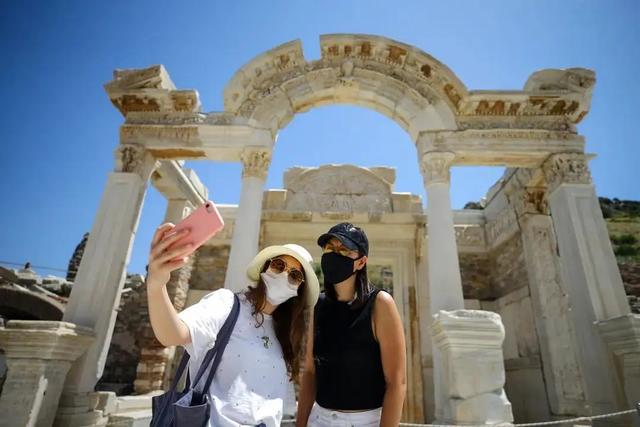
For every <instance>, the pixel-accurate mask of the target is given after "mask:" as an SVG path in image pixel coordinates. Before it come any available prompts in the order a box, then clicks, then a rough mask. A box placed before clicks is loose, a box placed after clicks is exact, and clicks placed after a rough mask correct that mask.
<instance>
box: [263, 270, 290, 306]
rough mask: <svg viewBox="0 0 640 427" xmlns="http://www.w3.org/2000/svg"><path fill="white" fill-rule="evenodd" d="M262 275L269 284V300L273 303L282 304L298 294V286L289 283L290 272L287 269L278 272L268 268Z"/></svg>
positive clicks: (266, 283)
mask: <svg viewBox="0 0 640 427" xmlns="http://www.w3.org/2000/svg"><path fill="white" fill-rule="evenodd" d="M260 277H262V281H263V282H264V284H265V285H266V286H267V301H269V303H271V304H273V305H280V304H282V303H283V302H285V301H286V300H288V299H289V298H292V297H295V296H297V295H298V287H297V286H294V285H292V284H291V283H289V274H288V273H287V272H286V271H283V272H282V273H280V274H276V273H274V272H273V271H270V270H267V271H265V272H264V273H260Z"/></svg>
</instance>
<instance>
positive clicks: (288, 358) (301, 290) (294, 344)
mask: <svg viewBox="0 0 640 427" xmlns="http://www.w3.org/2000/svg"><path fill="white" fill-rule="evenodd" d="M267 268H269V261H267V262H265V263H264V266H263V267H262V270H260V271H261V272H263V273H264V272H265V271H267ZM302 273H303V275H304V271H303V272H302ZM306 293H307V281H306V276H305V280H304V281H303V282H302V283H301V284H300V286H298V295H297V296H295V297H292V298H289V299H288V300H287V301H285V302H283V303H282V304H280V305H278V307H276V309H275V311H274V312H273V313H272V316H273V328H274V330H275V333H276V337H278V341H280V346H281V347H282V355H283V357H284V361H285V363H286V365H287V371H288V372H289V376H290V378H291V379H292V380H293V381H294V382H296V383H297V382H298V376H299V373H300V365H301V360H302V356H303V351H304V342H305V331H306V329H307V328H306V322H307V317H308V311H309V310H308V308H307V304H306V299H307V296H306ZM245 296H246V297H247V300H248V301H249V302H251V304H252V305H253V313H252V314H253V316H254V317H255V318H256V321H257V322H258V325H262V323H263V322H264V316H263V315H262V307H264V304H265V302H266V298H267V287H266V285H265V284H264V282H263V281H262V277H260V278H259V279H258V283H257V284H256V286H249V288H248V289H247V290H246V291H245Z"/></svg>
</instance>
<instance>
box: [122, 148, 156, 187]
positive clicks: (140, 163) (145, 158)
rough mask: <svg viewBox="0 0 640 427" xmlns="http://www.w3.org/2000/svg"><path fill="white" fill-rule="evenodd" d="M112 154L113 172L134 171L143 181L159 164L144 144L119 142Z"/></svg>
mask: <svg viewBox="0 0 640 427" xmlns="http://www.w3.org/2000/svg"><path fill="white" fill-rule="evenodd" d="M114 156H115V168H114V171H115V172H125V173H136V174H138V175H140V177H141V178H142V179H143V180H145V181H146V180H147V179H149V177H150V176H151V172H153V170H154V169H156V168H157V167H158V166H159V165H160V162H159V161H156V160H155V159H154V158H153V156H152V155H151V154H150V153H149V152H148V151H147V150H146V148H145V147H144V146H142V145H138V144H120V145H118V148H116V150H115V152H114Z"/></svg>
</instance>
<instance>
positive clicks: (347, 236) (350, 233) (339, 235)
mask: <svg viewBox="0 0 640 427" xmlns="http://www.w3.org/2000/svg"><path fill="white" fill-rule="evenodd" d="M332 237H335V238H336V239H338V240H340V242H341V243H342V244H343V245H344V246H346V247H347V248H349V249H351V250H352V251H358V252H359V253H360V255H369V239H367V235H366V234H364V231H363V230H362V229H361V228H360V227H356V226H355V225H353V224H351V223H350V222H341V223H340V224H336V225H334V226H333V227H331V228H330V229H329V231H328V232H326V233H324V234H323V235H322V236H320V237H318V245H319V246H321V247H324V245H325V244H326V243H327V242H328V241H329V240H331V238H332Z"/></svg>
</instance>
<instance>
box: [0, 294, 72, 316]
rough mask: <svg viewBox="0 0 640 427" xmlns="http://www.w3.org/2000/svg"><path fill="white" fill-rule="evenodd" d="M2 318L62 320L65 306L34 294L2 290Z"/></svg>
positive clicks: (0, 314) (0, 303) (0, 304)
mask: <svg viewBox="0 0 640 427" xmlns="http://www.w3.org/2000/svg"><path fill="white" fill-rule="evenodd" d="M0 301H2V302H0V316H2V317H4V318H6V319H10V320H11V319H19V320H56V321H60V320H62V315H63V314H64V306H63V305H62V304H61V303H59V302H57V301H53V300H52V299H50V298H47V297H46V296H43V295H39V294H37V293H34V292H29V291H23V290H19V289H12V288H6V287H2V288H0Z"/></svg>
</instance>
